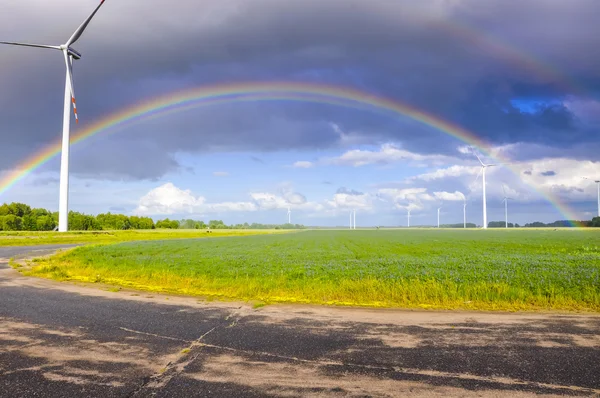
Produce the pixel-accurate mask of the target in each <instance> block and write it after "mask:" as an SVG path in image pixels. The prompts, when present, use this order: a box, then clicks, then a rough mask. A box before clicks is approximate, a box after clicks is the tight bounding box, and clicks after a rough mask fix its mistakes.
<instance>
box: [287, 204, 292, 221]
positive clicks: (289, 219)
mask: <svg viewBox="0 0 600 398" xmlns="http://www.w3.org/2000/svg"><path fill="white" fill-rule="evenodd" d="M287 216H288V224H291V223H292V209H291V208H290V207H289V206H288V211H287Z"/></svg>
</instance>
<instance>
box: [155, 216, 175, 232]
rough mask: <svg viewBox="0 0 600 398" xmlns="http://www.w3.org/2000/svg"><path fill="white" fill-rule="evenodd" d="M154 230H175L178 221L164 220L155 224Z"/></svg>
mask: <svg viewBox="0 0 600 398" xmlns="http://www.w3.org/2000/svg"><path fill="white" fill-rule="evenodd" d="M156 228H167V229H177V228H179V221H177V220H169V219H168V218H165V219H164V220H159V221H157V222H156Z"/></svg>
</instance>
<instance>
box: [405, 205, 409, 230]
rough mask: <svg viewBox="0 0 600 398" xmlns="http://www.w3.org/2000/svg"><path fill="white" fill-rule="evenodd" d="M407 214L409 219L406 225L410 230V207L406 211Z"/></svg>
mask: <svg viewBox="0 0 600 398" xmlns="http://www.w3.org/2000/svg"><path fill="white" fill-rule="evenodd" d="M406 213H407V214H406V218H407V223H406V226H407V227H408V228H410V207H409V208H407V209H406Z"/></svg>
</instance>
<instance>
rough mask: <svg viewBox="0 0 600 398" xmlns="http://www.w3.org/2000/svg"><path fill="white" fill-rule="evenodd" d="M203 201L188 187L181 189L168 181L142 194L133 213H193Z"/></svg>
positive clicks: (203, 199)
mask: <svg viewBox="0 0 600 398" xmlns="http://www.w3.org/2000/svg"><path fill="white" fill-rule="evenodd" d="M204 202H205V198H203V197H202V196H198V197H196V196H194V195H192V193H191V191H190V190H189V189H188V190H182V189H179V188H177V187H176V186H175V185H173V184H172V183H170V182H168V183H166V184H164V185H161V186H160V187H157V188H154V189H152V190H151V191H150V192H148V193H147V194H146V195H144V196H142V197H141V198H140V200H139V202H138V207H137V208H136V209H135V210H134V214H138V215H144V216H146V215H159V214H161V215H163V214H164V215H170V214H183V213H194V212H196V211H197V210H199V209H200V208H201V207H202V205H203V204H204Z"/></svg>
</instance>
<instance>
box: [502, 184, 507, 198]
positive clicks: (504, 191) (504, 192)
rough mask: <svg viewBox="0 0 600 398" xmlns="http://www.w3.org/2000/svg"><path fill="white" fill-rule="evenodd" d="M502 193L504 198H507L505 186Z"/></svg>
mask: <svg viewBox="0 0 600 398" xmlns="http://www.w3.org/2000/svg"><path fill="white" fill-rule="evenodd" d="M502 193H503V194H504V197H506V189H505V188H504V184H502Z"/></svg>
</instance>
